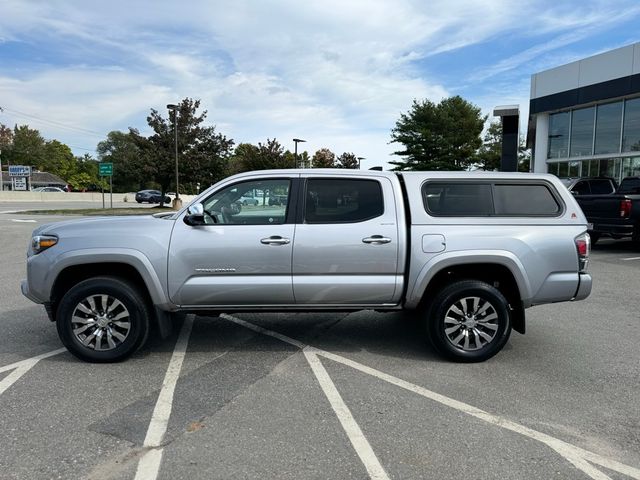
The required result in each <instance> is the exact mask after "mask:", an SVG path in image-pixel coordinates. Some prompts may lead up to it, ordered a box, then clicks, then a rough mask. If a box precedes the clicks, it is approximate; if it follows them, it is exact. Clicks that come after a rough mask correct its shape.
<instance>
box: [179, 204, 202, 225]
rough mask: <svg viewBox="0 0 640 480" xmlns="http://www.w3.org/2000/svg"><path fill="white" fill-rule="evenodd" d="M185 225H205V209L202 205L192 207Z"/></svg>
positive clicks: (188, 210)
mask: <svg viewBox="0 0 640 480" xmlns="http://www.w3.org/2000/svg"><path fill="white" fill-rule="evenodd" d="M184 223H186V224H187V225H189V226H191V227H195V226H198V225H204V224H205V223H204V207H203V206H202V204H201V203H196V204H194V205H191V206H190V207H189V208H188V209H187V214H186V215H185V216H184Z"/></svg>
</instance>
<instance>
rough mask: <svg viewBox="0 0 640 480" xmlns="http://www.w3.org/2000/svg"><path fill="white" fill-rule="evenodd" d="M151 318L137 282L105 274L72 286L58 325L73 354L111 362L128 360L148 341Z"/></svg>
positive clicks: (63, 301)
mask: <svg viewBox="0 0 640 480" xmlns="http://www.w3.org/2000/svg"><path fill="white" fill-rule="evenodd" d="M105 298H106V309H105V308H104V306H105V303H104V302H105ZM149 317H150V315H149V308H148V306H147V302H146V301H145V299H144V298H143V296H142V295H141V294H140V292H139V290H138V289H137V288H136V287H135V286H134V285H132V284H130V283H129V282H127V281H126V280H124V279H121V278H117V277H106V276H105V277H94V278H90V279H88V280H84V281H82V282H80V283H78V284H77V285H75V286H74V287H72V288H71V289H70V290H69V291H68V292H67V293H66V294H65V295H64V297H62V300H61V301H60V304H59V305H58V310H57V317H56V325H57V328H58V335H59V337H60V340H62V343H63V344H64V346H65V347H67V349H68V350H69V351H70V352H71V353H72V354H73V355H75V356H76V357H78V358H79V359H81V360H85V361H87V362H95V363H108V362H119V361H121V360H124V359H126V358H127V357H129V356H130V355H131V354H132V353H133V352H135V351H136V350H137V349H138V348H140V347H141V346H142V345H143V344H144V342H145V341H146V339H147V336H148V334H149ZM83 329H84V330H83ZM74 330H75V331H74ZM96 333H97V335H96ZM83 341H84V342H85V343H83Z"/></svg>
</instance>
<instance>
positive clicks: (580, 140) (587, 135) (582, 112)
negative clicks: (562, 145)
mask: <svg viewBox="0 0 640 480" xmlns="http://www.w3.org/2000/svg"><path fill="white" fill-rule="evenodd" d="M594 113H595V107H588V108H581V109H579V110H573V111H572V112H571V114H572V116H571V149H570V152H569V156H570V157H582V156H584V155H591V154H592V152H593V116H594Z"/></svg>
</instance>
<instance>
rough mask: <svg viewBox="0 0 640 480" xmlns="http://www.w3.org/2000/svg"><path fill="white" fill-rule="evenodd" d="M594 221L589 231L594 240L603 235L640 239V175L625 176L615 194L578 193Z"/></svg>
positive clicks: (638, 240)
mask: <svg viewBox="0 0 640 480" xmlns="http://www.w3.org/2000/svg"><path fill="white" fill-rule="evenodd" d="M576 200H577V201H578V204H579V205H580V208H582V211H583V212H584V214H585V215H586V217H587V221H588V222H589V223H590V224H591V227H590V230H589V234H590V235H591V239H592V242H593V243H595V242H597V241H598V239H599V238H600V237H601V236H602V235H608V236H610V237H611V238H615V239H620V238H628V237H631V239H632V240H633V241H634V242H640V177H626V178H623V179H622V182H620V186H619V187H618V189H617V190H616V191H615V192H614V193H605V194H601V195H576Z"/></svg>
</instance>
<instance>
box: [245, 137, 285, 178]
mask: <svg viewBox="0 0 640 480" xmlns="http://www.w3.org/2000/svg"><path fill="white" fill-rule="evenodd" d="M294 167H295V160H294V158H293V155H292V154H291V153H290V152H288V151H287V152H285V151H284V147H283V146H282V145H281V144H280V142H278V141H277V140H276V139H275V138H274V139H273V140H270V139H268V138H267V143H264V144H263V143H260V142H258V146H257V147H256V146H255V145H252V144H250V143H241V144H239V145H238V147H237V148H236V151H235V152H234V155H233V171H234V172H248V171H251V170H272V169H278V168H294Z"/></svg>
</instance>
